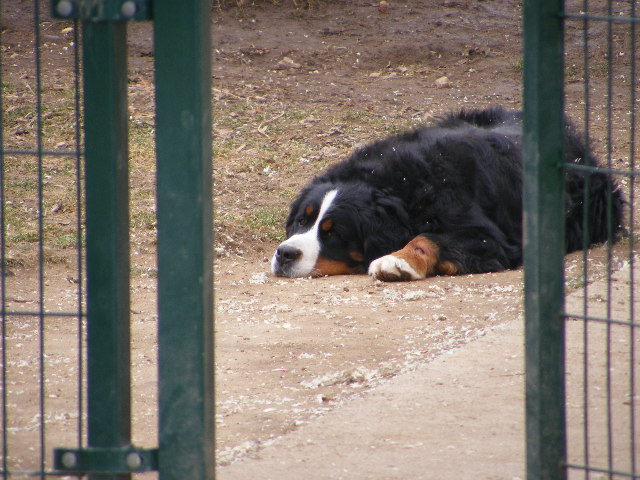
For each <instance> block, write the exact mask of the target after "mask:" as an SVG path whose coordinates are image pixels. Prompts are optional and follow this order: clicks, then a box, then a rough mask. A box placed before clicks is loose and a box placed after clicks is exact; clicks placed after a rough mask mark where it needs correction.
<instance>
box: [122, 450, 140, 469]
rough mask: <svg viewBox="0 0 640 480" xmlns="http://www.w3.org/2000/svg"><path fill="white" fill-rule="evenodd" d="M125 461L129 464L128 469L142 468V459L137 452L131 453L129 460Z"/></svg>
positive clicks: (128, 456)
mask: <svg viewBox="0 0 640 480" xmlns="http://www.w3.org/2000/svg"><path fill="white" fill-rule="evenodd" d="M125 461H126V463H127V467H129V468H130V469H131V470H135V469H137V468H140V465H142V458H141V457H140V455H139V454H138V453H136V452H131V453H130V454H129V455H127V459H126V460H125Z"/></svg>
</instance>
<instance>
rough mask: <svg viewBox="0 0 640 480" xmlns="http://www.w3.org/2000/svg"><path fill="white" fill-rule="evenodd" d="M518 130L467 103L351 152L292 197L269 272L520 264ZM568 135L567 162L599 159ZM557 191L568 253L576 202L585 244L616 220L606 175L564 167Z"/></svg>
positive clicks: (616, 202) (577, 229)
mask: <svg viewBox="0 0 640 480" xmlns="http://www.w3.org/2000/svg"><path fill="white" fill-rule="evenodd" d="M521 130H522V115H521V113H520V112H516V111H510V110H506V109H503V108H491V109H484V110H466V111H461V112H459V113H456V114H450V115H448V116H445V117H444V118H442V119H441V120H440V121H439V122H437V123H436V124H435V125H434V126H426V127H421V128H418V129H416V130H413V131H410V132H407V133H403V134H400V135H395V136H392V137H389V138H386V139H384V140H380V141H377V142H374V143H372V144H370V145H367V146H365V147H363V148H360V149H358V150H357V151H355V152H354V153H353V154H352V155H351V156H350V157H349V158H347V159H346V160H344V161H342V162H339V163H337V164H335V165H333V166H331V167H329V168H328V169H327V170H326V171H325V172H324V173H322V174H321V175H319V176H317V177H315V178H314V179H313V180H311V182H310V183H309V184H308V185H307V186H306V187H305V188H304V189H303V190H302V191H301V192H300V194H299V195H298V197H297V198H296V199H295V201H294V202H293V204H292V205H291V210H290V213H289V216H288V218H287V223H286V234H287V239H286V240H285V241H284V242H282V243H281V244H280V246H279V247H278V248H277V250H276V252H275V254H274V256H273V260H272V262H271V270H272V272H273V273H274V274H275V275H278V276H283V277H307V276H322V275H339V274H352V273H366V272H368V273H369V274H370V275H372V276H373V277H374V278H377V279H380V280H385V281H394V280H417V279H422V278H426V277H429V276H433V275H456V274H468V273H484V272H499V271H502V270H505V269H513V268H517V267H519V266H520V265H521V264H522V134H521ZM565 137H566V139H565V143H566V145H565V152H566V161H567V162H574V163H579V164H583V165H597V160H596V159H595V158H594V157H593V156H591V155H590V154H589V153H588V151H589V149H587V148H585V145H584V142H583V140H582V137H581V135H580V134H579V133H578V132H577V131H576V129H575V128H574V126H573V125H572V124H571V123H570V122H567V123H566V128H565ZM587 177H588V181H586V180H587ZM565 187H566V188H565V190H566V195H565V212H566V236H565V238H566V251H567V252H571V251H574V250H579V249H581V248H583V234H584V229H583V225H584V224H585V219H584V218H583V216H584V204H585V201H587V202H588V210H587V215H588V218H587V219H586V224H587V227H584V228H588V236H587V239H588V243H589V244H594V243H602V242H605V241H607V240H608V239H609V237H610V235H611V232H613V233H614V234H615V232H618V231H619V230H620V229H621V228H622V227H621V223H622V218H621V217H622V208H623V207H622V206H623V199H622V195H621V192H620V190H619V189H618V187H617V185H616V184H615V183H614V181H613V180H612V178H611V177H610V176H609V175H608V174H606V173H601V172H596V173H585V172H583V171H579V170H577V169H567V170H566V172H565ZM585 189H588V191H587V192H586V194H585ZM607 197H609V198H610V200H608V199H607Z"/></svg>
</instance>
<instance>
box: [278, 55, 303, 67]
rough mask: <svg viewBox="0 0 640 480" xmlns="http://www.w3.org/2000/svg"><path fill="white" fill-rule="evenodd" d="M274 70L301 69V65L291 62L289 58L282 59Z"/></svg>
mask: <svg viewBox="0 0 640 480" xmlns="http://www.w3.org/2000/svg"><path fill="white" fill-rule="evenodd" d="M276 68H280V69H283V68H302V65H300V64H299V63H296V62H294V61H293V59H292V58H290V57H284V58H283V59H282V60H280V61H279V62H278V64H277V65H276Z"/></svg>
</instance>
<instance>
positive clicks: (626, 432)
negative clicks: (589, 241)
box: [524, 0, 640, 479]
mask: <svg viewBox="0 0 640 480" xmlns="http://www.w3.org/2000/svg"><path fill="white" fill-rule="evenodd" d="M637 8H638V6H637V3H636V1H635V0H630V1H607V2H588V1H586V0H585V1H575V2H570V1H567V2H563V1H561V0H555V1H549V2H536V1H525V4H524V25H525V36H524V46H525V48H524V54H525V60H524V65H525V72H524V82H525V90H524V92H525V142H526V144H525V156H526V159H525V170H526V172H527V174H528V175H529V181H528V182H526V184H527V187H526V191H525V219H526V225H525V230H526V239H525V245H526V253H525V287H526V298H525V305H526V362H527V376H526V386H527V408H526V413H527V473H528V478H530V479H537V478H540V479H566V478H570V479H599V478H607V479H628V478H640V430H639V427H640V425H639V423H638V422H639V419H640V411H639V406H640V397H639V394H640V355H639V353H640V328H639V327H640V323H639V322H638V314H639V313H640V311H639V306H638V295H637V285H636V278H637V274H638V247H637V245H638V215H637V208H638V206H637V200H636V196H637V183H638V182H637V176H638V174H639V171H638V170H637V165H636V162H635V156H636V150H637V148H636V145H637V132H638V118H640V116H639V114H638V85H640V78H638V70H637V66H636V65H637V61H638V50H637V45H638V28H639V27H638V22H640V18H639V17H638V10H637ZM565 114H566V115H567V116H569V117H571V118H573V120H574V122H575V123H576V124H577V125H579V126H580V128H581V130H582V131H583V132H584V134H585V138H591V139H593V143H592V144H590V148H591V149H592V150H593V153H595V155H596V156H598V157H599V158H600V160H601V164H602V168H600V169H599V170H601V171H605V172H608V173H611V174H612V175H613V176H614V178H615V180H616V182H617V185H618V186H619V188H620V189H621V190H622V191H623V192H624V195H625V198H626V204H625V227H626V232H625V234H624V235H623V236H622V238H621V239H620V240H619V241H618V242H617V243H614V242H611V241H609V242H607V243H606V245H604V246H601V247H596V248H593V249H591V250H585V251H584V252H582V253H581V254H579V255H578V254H574V255H570V256H568V257H566V258H564V252H563V249H564V237H563V217H564V203H563V194H562V192H563V176H564V172H565V171H568V170H569V169H576V168H583V167H580V166H575V165H572V164H564V163H563V162H564V160H563V155H562V151H563V138H562V136H563V121H564V117H565ZM593 171H594V169H591V168H587V169H584V168H583V170H582V172H583V174H584V175H585V176H587V177H588V176H589V174H590V173H593Z"/></svg>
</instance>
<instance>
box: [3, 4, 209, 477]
mask: <svg viewBox="0 0 640 480" xmlns="http://www.w3.org/2000/svg"><path fill="white" fill-rule="evenodd" d="M151 7H152V5H151V2H149V1H145V0H135V1H127V0H104V1H98V2H96V1H90V2H84V1H82V0H52V1H50V2H41V1H38V0H35V1H33V2H27V1H18V0H15V1H11V0H5V1H1V2H0V26H1V33H0V47H1V51H0V80H1V87H0V88H1V91H0V93H1V94H0V322H1V324H0V362H1V367H2V368H1V370H0V427H1V431H2V437H1V439H0V476H1V477H2V478H12V479H15V478H34V477H36V478H45V477H48V476H61V475H63V476H65V475H66V476H67V477H66V478H70V476H73V477H84V476H87V475H88V476H89V477H92V478H97V477H99V478H123V479H124V478H130V477H131V475H132V474H134V475H137V473H136V472H145V471H154V470H157V471H158V472H159V473H158V475H159V478H163V479H178V478H180V479H184V478H194V479H195V478H211V477H212V476H213V351H212V350H213V332H212V310H213V307H212V284H213V282H212V258H211V251H212V248H211V243H212V242H211V235H212V208H211V150H210V148H211V137H210V135H211V133H210V132H211V113H210V112H211V108H210V4H208V3H207V2H205V1H198V0H193V1H185V2H180V4H179V5H176V4H175V2H170V1H167V0H164V1H163V0H160V1H155V2H154V4H153V12H152V10H151ZM151 17H153V25H152V28H151V27H150V28H149V29H148V34H149V35H152V36H153V37H154V38H153V40H154V42H153V43H154V47H153V56H154V65H155V71H156V78H155V121H154V120H151V122H150V123H151V126H150V128H149V131H155V148H153V151H154V152H155V158H153V157H152V158H150V159H148V161H149V165H151V166H152V167H153V168H152V169H153V170H155V172H156V186H155V189H152V190H153V192H152V195H153V198H152V202H153V204H154V205H155V206H150V207H149V209H148V210H149V211H148V212H144V213H145V214H148V216H151V217H153V220H150V221H149V223H150V224H151V225H152V226H153V227H154V228H155V225H157V236H156V235H155V234H154V236H155V238H157V263H156V258H155V255H152V260H151V262H152V264H153V266H152V268H150V269H149V270H150V271H153V272H157V280H155V278H156V275H155V274H154V275H152V277H153V281H152V284H151V285H150V288H152V289H153V290H154V291H155V290H156V289H157V292H158V295H157V315H153V316H152V317H151V318H150V319H149V320H150V321H152V322H154V325H157V334H156V332H154V334H153V337H154V339H155V337H156V336H157V341H158V349H157V351H158V358H157V364H158V365H159V371H158V372H152V373H150V374H149V373H147V375H150V376H151V377H152V378H150V379H149V378H146V379H145V380H151V382H150V383H152V384H153V385H154V386H155V385H156V382H155V379H156V378H157V379H158V381H157V385H158V387H157V392H155V391H154V392H153V394H152V396H157V400H156V403H155V407H154V409H153V410H154V411H157V412H158V413H157V415H156V416H154V418H152V419H151V422H155V424H154V425H153V426H152V427H151V429H150V431H152V432H153V435H152V436H151V438H148V437H147V438H144V440H143V443H144V445H142V446H140V445H134V444H133V439H132V431H131V430H132V420H131V418H132V396H131V385H132V384H133V387H134V388H136V379H132V375H131V371H132V370H131V366H132V364H133V363H135V362H134V361H133V360H132V355H131V347H130V341H131V335H132V334H131V324H132V323H131V321H132V319H131V308H132V307H131V285H130V278H131V275H132V271H133V270H134V268H132V267H135V265H133V266H132V262H131V261H130V258H131V255H132V253H131V251H130V233H131V226H130V225H131V215H130V193H129V192H130V191H131V190H132V185H131V184H130V180H129V170H130V163H129V158H130V155H129V145H130V144H131V142H134V141H135V140H132V139H131V138H130V135H129V131H128V125H129V122H130V118H129V112H128V102H127V91H128V89H129V85H128V83H129V82H128V73H129V71H128V65H127V30H128V23H130V22H131V21H137V20H145V19H149V18H151ZM156 211H157V213H156ZM134 220H135V219H134ZM154 241H155V240H154ZM133 263H134V264H135V262H133ZM156 265H157V267H156ZM152 363H153V364H156V361H155V360H154V361H153V362H152ZM146 383H149V382H146ZM140 475H142V476H143V478H148V475H154V474H140Z"/></svg>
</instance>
